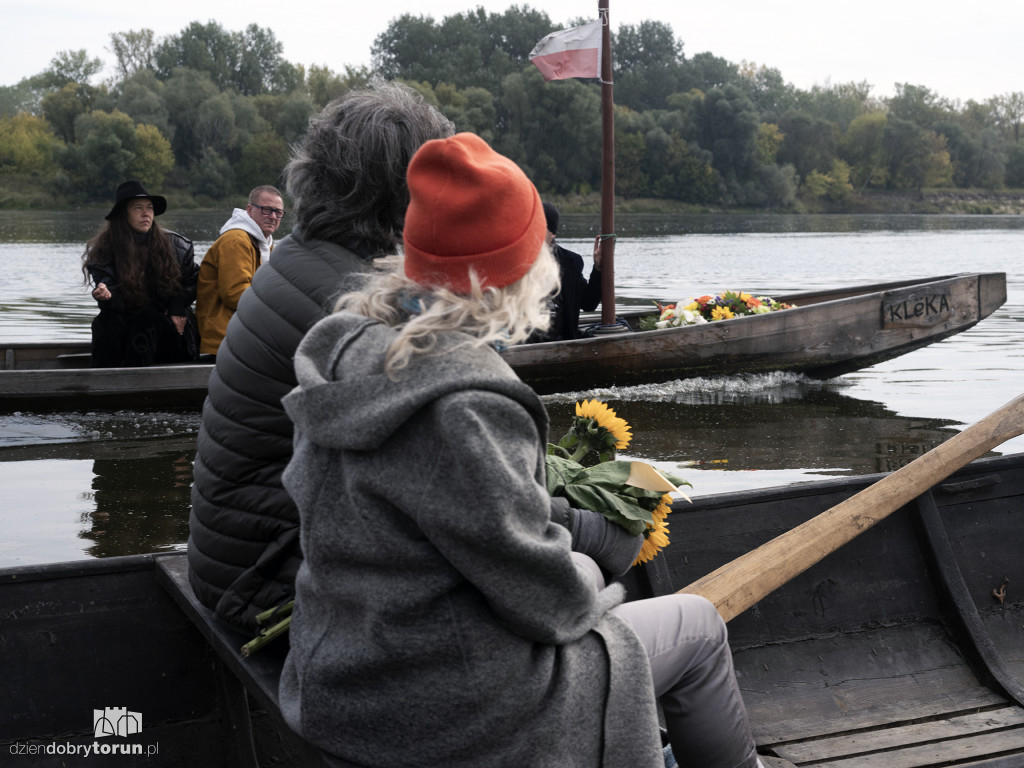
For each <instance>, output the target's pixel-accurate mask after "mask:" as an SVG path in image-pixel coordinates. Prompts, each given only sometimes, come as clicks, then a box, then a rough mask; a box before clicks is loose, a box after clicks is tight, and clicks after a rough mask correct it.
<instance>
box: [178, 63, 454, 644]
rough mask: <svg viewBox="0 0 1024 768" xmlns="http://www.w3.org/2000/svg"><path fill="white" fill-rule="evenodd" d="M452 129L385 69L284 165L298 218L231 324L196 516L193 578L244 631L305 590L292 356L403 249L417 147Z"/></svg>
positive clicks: (199, 473)
mask: <svg viewBox="0 0 1024 768" xmlns="http://www.w3.org/2000/svg"><path fill="white" fill-rule="evenodd" d="M453 132H454V127H453V126H452V124H451V122H450V121H449V120H448V119H447V118H446V117H444V115H442V114H441V113H440V111H438V110H437V109H435V108H434V107H431V106H430V105H428V104H427V103H426V102H425V101H424V100H423V99H422V98H421V97H420V96H419V95H418V94H417V93H416V92H415V91H413V90H412V89H410V88H408V87H406V86H404V85H401V84H399V83H393V82H384V81H374V82H373V83H372V84H371V85H370V86H369V87H368V88H365V89H359V90H355V91H351V92H349V93H348V94H346V95H345V96H342V97H341V98H339V99H337V100H335V101H333V102H331V103H330V104H328V105H327V106H326V107H325V108H324V110H323V111H322V112H321V113H320V114H319V115H318V116H317V117H315V118H314V119H313V120H311V122H310V125H309V129H308V131H307V133H306V136H305V137H304V139H303V141H302V142H301V144H300V145H299V146H298V147H296V149H295V151H294V153H293V156H292V159H291V161H290V162H289V163H288V165H287V166H286V167H285V171H284V176H285V182H286V191H287V194H288V196H289V197H290V198H291V200H292V208H293V209H294V211H295V217H296V223H295V226H294V227H293V229H292V231H291V234H289V235H288V236H287V237H285V238H284V239H283V240H282V241H281V242H280V243H278V244H277V245H276V247H275V248H274V257H273V258H272V259H270V260H269V261H268V262H267V263H266V264H264V265H263V266H261V267H260V268H259V269H258V270H256V273H255V275H254V277H253V281H252V285H251V286H250V288H249V289H248V290H246V291H245V293H243V294H242V298H241V300H240V301H239V304H238V310H237V311H236V312H235V314H234V316H233V317H232V318H231V320H230V322H229V323H228V327H227V333H226V335H225V336H224V340H223V342H221V345H220V348H219V350H218V351H217V364H216V368H215V370H214V372H213V374H212V375H211V377H210V385H209V394H208V396H207V399H206V403H205V405H204V407H203V417H202V424H201V426H200V430H199V440H198V445H197V452H196V460H195V475H194V484H193V487H192V513H191V516H190V519H189V542H188V561H189V580H190V582H191V585H192V589H193V590H194V591H195V594H196V597H197V598H198V599H199V601H200V602H201V603H203V604H204V605H205V606H206V607H208V608H209V609H210V610H212V611H214V612H215V613H216V615H217V616H218V617H220V618H221V619H224V620H225V621H227V622H229V623H231V624H233V625H235V626H237V627H239V628H241V629H245V630H250V631H251V630H253V629H254V628H255V617H256V615H257V614H259V613H261V612H263V611H265V610H267V609H270V608H274V607H276V606H278V605H280V604H281V603H283V602H287V601H288V600H289V599H290V598H291V597H292V595H293V594H294V582H295V574H296V572H297V570H298V567H299V565H300V564H301V562H302V552H301V550H300V547H299V513H298V510H297V509H296V508H295V503H294V502H293V501H292V499H291V498H290V497H289V495H288V493H287V491H286V490H285V489H284V487H283V486H282V483H281V473H282V472H283V471H284V468H285V466H286V465H287V464H288V460H289V459H290V458H291V456H292V433H293V427H292V423H291V421H290V420H289V418H288V415H287V414H286V413H285V411H284V407H283V406H282V405H281V398H282V397H284V396H285V395H287V394H288V393H289V392H290V391H291V390H292V389H293V388H294V387H295V384H296V378H295V369H294V367H293V363H292V358H293V357H294V355H295V349H296V347H298V345H299V341H301V340H302V337H303V335H304V334H305V333H306V331H307V330H309V329H310V328H311V327H312V326H313V325H314V324H315V323H316V322H317V321H318V320H320V319H321V318H323V317H326V316H327V315H328V314H329V313H330V312H331V310H332V309H333V307H334V304H335V302H336V300H337V298H338V296H339V295H340V294H341V293H342V290H343V285H344V283H345V281H346V280H349V279H356V280H358V279H359V277H360V276H363V277H365V275H366V273H372V272H374V271H375V266H374V260H375V259H377V258H379V257H384V256H389V255H393V254H395V253H397V251H398V244H399V242H400V240H401V236H402V224H403V221H404V219H405V209H406V206H407V205H408V204H409V191H408V188H407V187H406V182H405V171H406V167H407V166H408V164H409V161H410V160H411V159H412V156H413V154H414V153H415V152H416V150H417V149H419V147H420V145H421V144H423V143H424V142H426V141H429V140H430V139H436V138H443V137H445V136H449V135H451V134H452V133H453Z"/></svg>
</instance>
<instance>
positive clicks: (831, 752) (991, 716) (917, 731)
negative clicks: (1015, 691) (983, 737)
mask: <svg viewBox="0 0 1024 768" xmlns="http://www.w3.org/2000/svg"><path fill="white" fill-rule="evenodd" d="M1021 726H1024V709H1021V708H1020V707H1002V708H1000V709H995V710H988V711H985V712H974V713H970V714H966V715H960V716H956V717H949V718H943V719H941V720H929V721H926V722H921V723H912V724H910V725H902V726H896V727H893V728H883V729H879V730H871V731H864V732H859V733H851V734H844V735H842V736H835V737H832V738H825V739H816V740H814V741H807V742H802V743H796V744H785V745H781V746H776V747H774V748H773V750H772V751H773V752H774V753H775V754H777V755H779V756H780V757H784V758H786V759H787V760H790V761H792V762H794V763H813V762H815V761H820V760H831V759H836V758H840V757H847V756H850V755H857V754H863V753H866V752H875V751H881V750H890V749H895V748H906V747H910V746H914V745H920V744H924V743H925V742H932V741H942V740H949V739H956V738H960V737H963V736H975V735H978V734H981V733H984V732H987V731H996V730H1001V729H1008V728H1015V727H1016V728H1019V727H1021Z"/></svg>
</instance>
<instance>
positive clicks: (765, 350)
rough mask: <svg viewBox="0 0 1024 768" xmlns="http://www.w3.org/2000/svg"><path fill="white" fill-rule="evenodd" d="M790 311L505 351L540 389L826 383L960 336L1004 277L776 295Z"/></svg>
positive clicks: (981, 314) (987, 309)
mask: <svg viewBox="0 0 1024 768" xmlns="http://www.w3.org/2000/svg"><path fill="white" fill-rule="evenodd" d="M776 298H779V299H780V300H782V301H786V302H790V303H795V304H796V305H797V306H796V308H794V309H788V310H784V311H781V312H772V313H769V314H765V315H754V316H747V317H739V318H734V319H732V320H728V321H725V322H713V323H707V324H704V325H696V326H687V327H683V328H671V329H665V330H658V331H647V332H644V333H638V334H626V335H621V336H620V335H614V334H613V335H608V336H597V337H595V338H590V339H581V340H577V341H573V342H570V343H565V342H548V343H544V344H531V345H526V346H522V347H513V348H511V349H509V350H506V352H505V353H504V354H505V359H506V360H507V361H508V363H509V364H510V365H511V366H512V367H513V368H514V369H515V370H516V372H517V373H518V374H519V376H520V377H521V378H522V379H523V380H524V381H526V382H528V383H529V384H530V385H531V386H532V387H533V388H534V389H536V390H537V391H538V392H541V393H551V392H567V391H568V392H571V391H579V390H585V389H591V388H596V387H610V386H627V385H635V384H647V383H653V382H663V381H671V380H673V379H685V378H694V377H697V376H721V375H731V374H736V373H758V372H763V371H794V372H798V373H804V374H807V375H809V376H812V377H814V378H821V379H826V378H832V377H834V376H839V375H841V374H844V373H849V372H850V371H854V370H858V369H860V368H866V367H868V366H871V365H875V364H877V363H880V362H883V361H885V360H889V359H891V358H893V357H898V356H900V355H904V354H906V353H908V352H912V351H913V350H915V349H919V348H921V347H923V346H926V345H928V344H932V343H934V342H936V341H939V340H941V339H944V338H947V337H949V336H952V335H953V334H956V333H960V332H961V331H964V330H967V329H968V328H970V327H971V326H973V325H975V324H976V323H977V322H979V321H980V320H982V319H984V318H985V317H988V316H989V315H990V314H992V312H994V311H995V310H996V309H998V308H999V307H1000V306H1001V305H1002V304H1003V303H1004V302H1005V301H1006V276H1005V274H1003V273H992V274H974V275H961V276H952V277H945V278H933V279H931V280H929V281H904V282H900V283H888V284H880V285H875V286H862V287H859V288H853V289H847V290H840V291H828V292H822V293H805V294H794V295H790V296H781V297H776Z"/></svg>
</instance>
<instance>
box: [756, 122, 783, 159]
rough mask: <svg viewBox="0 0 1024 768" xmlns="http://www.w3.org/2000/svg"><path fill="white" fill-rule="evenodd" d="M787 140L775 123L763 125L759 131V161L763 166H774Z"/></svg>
mask: <svg viewBox="0 0 1024 768" xmlns="http://www.w3.org/2000/svg"><path fill="white" fill-rule="evenodd" d="M785 140H786V136H785V134H783V133H782V131H780V130H779V126H777V125H775V123H761V125H760V126H759V127H758V130H757V161H758V162H759V163H761V165H774V164H775V162H776V160H777V158H778V156H779V150H780V149H782V144H783V142H784V141H785Z"/></svg>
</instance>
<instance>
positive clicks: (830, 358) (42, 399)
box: [0, 272, 1006, 407]
mask: <svg viewBox="0 0 1024 768" xmlns="http://www.w3.org/2000/svg"><path fill="white" fill-rule="evenodd" d="M777 298H780V299H781V300H785V301H788V302H792V303H795V304H796V305H797V306H796V308H794V309H788V310H784V311H781V312H772V313H769V314H765V315H755V316H748V317H740V318H735V319H732V320H728V321H724V322H714V323H707V324H704V325H696V326H686V327H682V328H670V329H664V330H656V331H644V332H640V333H629V332H623V333H609V334H598V335H596V336H595V337H593V338H585V339H576V340H572V341H555V342H545V343H541V344H527V345H521V346H516V347H512V348H510V349H507V350H505V351H504V352H503V355H504V357H505V359H506V360H507V361H508V363H509V365H511V366H512V368H513V369H514V370H515V371H516V373H517V374H518V375H519V376H520V378H522V379H523V380H524V381H525V382H527V383H528V384H530V385H531V386H532V387H533V388H534V389H535V390H536V391H537V392H539V393H541V394H550V393H553V392H573V391H580V390H587V389H593V388H599V387H612V386H629V385H636V384H648V383H660V382H665V381H671V380H673V379H685V378H694V377H698V376H723V375H732V374H736V373H758V372H767V371H779V370H781V371H794V372H799V373H804V374H807V375H809V376H812V377H815V378H831V377H833V376H839V375H841V374H843V373H848V372H850V371H854V370H857V369H860V368H865V367H868V366H871V365H875V364H876V363H879V362H882V361H884V360H888V359H891V358H893V357H897V356H899V355H903V354H906V353H908V352H911V351H913V350H915V349H919V348H920V347H923V346H926V345H928V344H932V343H934V342H936V341H939V340H941V339H944V338H947V337H949V336H952V335H953V334H956V333H960V332H961V331H964V330H967V329H968V328H970V327H972V326H973V325H975V324H976V323H978V322H979V321H980V320H982V319H984V318H985V317H988V316H989V315H990V314H992V313H993V312H994V311H995V310H996V309H998V308H999V307H1000V306H1001V305H1002V304H1003V303H1004V302H1005V301H1006V275H1005V274H1004V273H1002V272H998V273H980V274H964V275H954V276H945V277H935V278H929V279H927V280H905V281H900V282H893V283H881V284H877V285H870V286H859V287H853V288H843V289H837V290H832V291H822V292H815V293H803V294H794V295H791V296H784V297H777ZM640 314H642V313H637V316H636V317H634V318H633V320H634V321H635V320H636V319H638V317H639V315H640ZM88 350H89V348H88V345H87V344H79V345H73V344H50V345H27V344H10V345H7V346H6V347H5V357H4V361H5V365H4V368H3V369H0V403H3V404H5V405H6V406H7V407H10V406H12V405H13V406H18V405H20V406H22V407H24V406H26V405H28V404H39V403H42V404H53V405H57V406H59V407H68V406H74V405H75V404H76V403H80V404H81V405H82V406H83V407H85V405H86V404H88V405H89V406H93V405H100V404H104V403H109V404H113V405H117V406H119V407H130V406H138V405H142V406H159V405H194V404H201V403H202V400H203V398H204V397H205V395H206V387H207V384H208V382H209V378H210V374H211V372H212V371H213V366H212V365H211V364H208V363H207V364H204V363H196V364H187V365H163V366H152V367H149V368H110V369H101V368H88V367H83V366H87V365H88V358H87V353H88Z"/></svg>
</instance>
